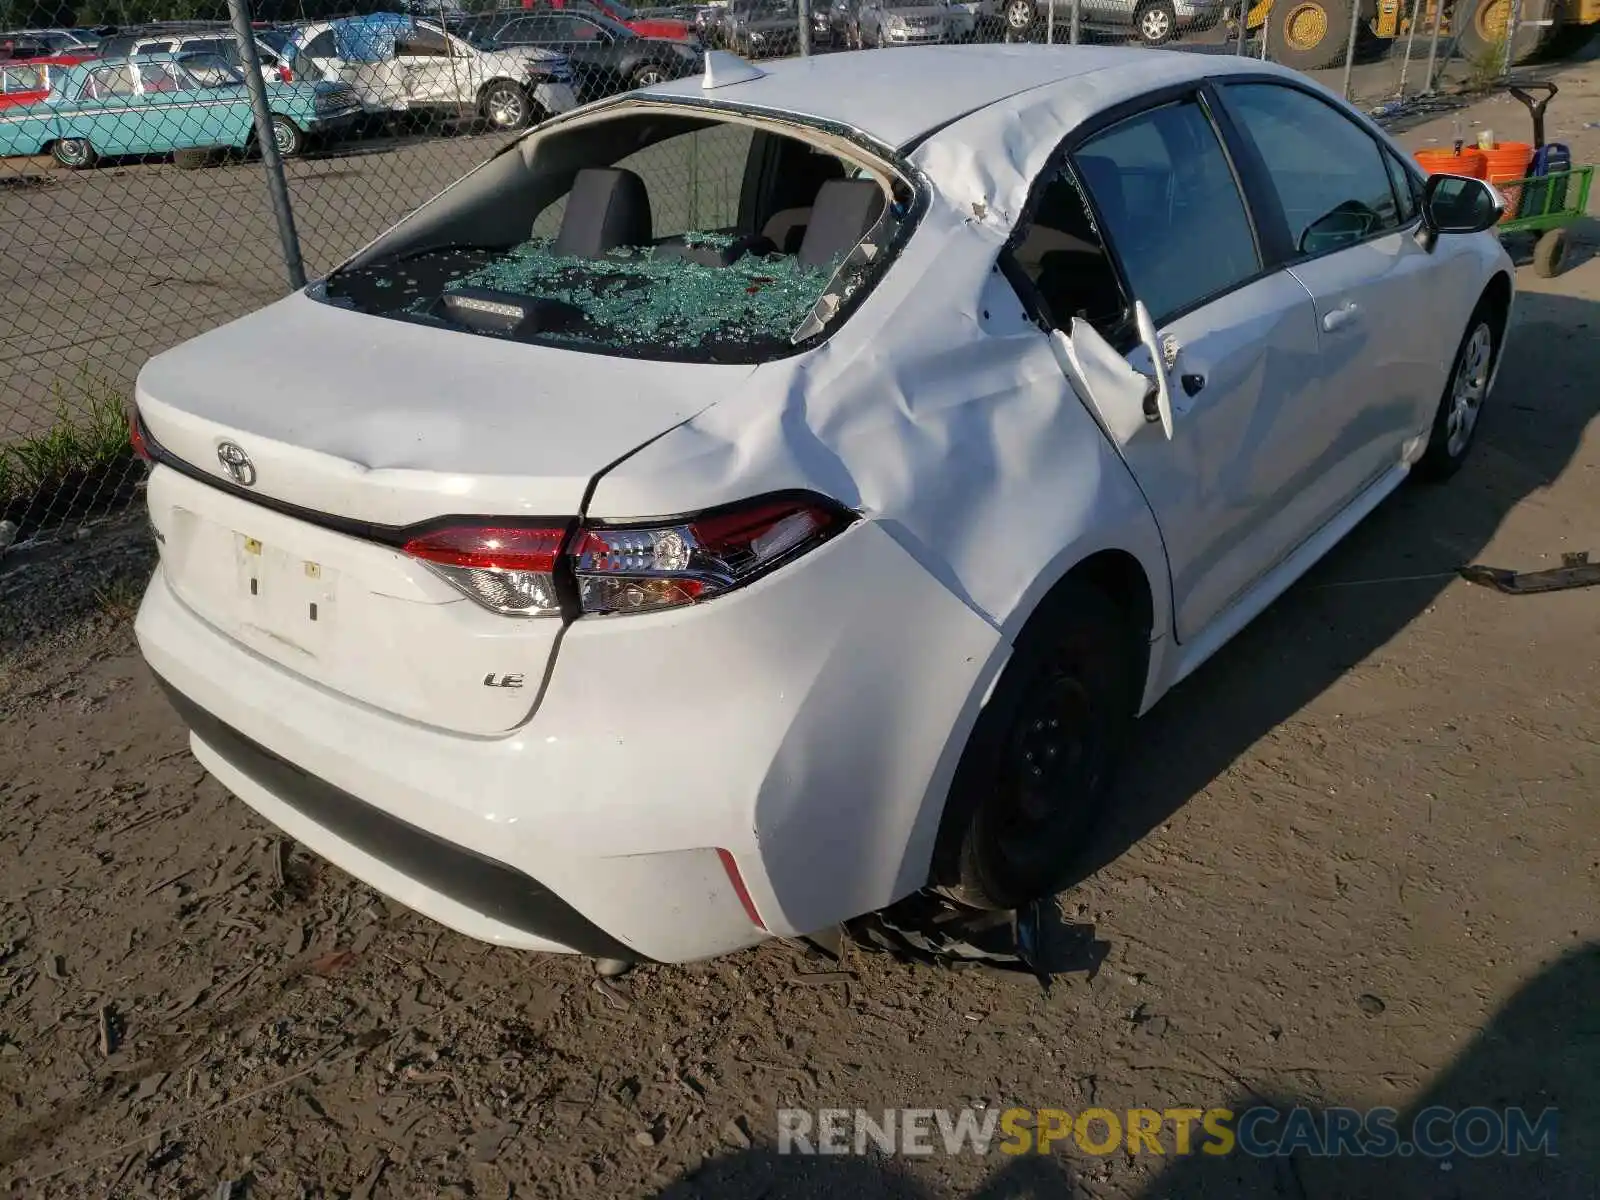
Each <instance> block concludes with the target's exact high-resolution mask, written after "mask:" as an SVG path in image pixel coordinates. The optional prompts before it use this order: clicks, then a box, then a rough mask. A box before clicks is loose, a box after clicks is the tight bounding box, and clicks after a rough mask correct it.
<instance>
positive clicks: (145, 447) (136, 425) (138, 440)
mask: <svg viewBox="0 0 1600 1200" xmlns="http://www.w3.org/2000/svg"><path fill="white" fill-rule="evenodd" d="M128 445H130V446H132V447H133V453H134V455H135V456H136V457H138V458H142V459H143V460H144V461H145V462H155V455H153V454H151V453H150V446H149V444H148V443H147V442H146V441H145V440H144V422H142V421H140V420H139V413H138V410H137V409H136V410H134V411H133V412H131V413H129V414H128Z"/></svg>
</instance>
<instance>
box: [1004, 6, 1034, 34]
mask: <svg viewBox="0 0 1600 1200" xmlns="http://www.w3.org/2000/svg"><path fill="white" fill-rule="evenodd" d="M1033 3H1034V0H1008V3H1007V4H1006V28H1007V29H1009V30H1011V32H1012V33H1017V34H1021V33H1027V32H1028V30H1030V29H1032V28H1033V23H1034V21H1035V19H1037V17H1038V13H1037V12H1036V11H1035V10H1034V7H1033Z"/></svg>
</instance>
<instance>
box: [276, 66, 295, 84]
mask: <svg viewBox="0 0 1600 1200" xmlns="http://www.w3.org/2000/svg"><path fill="white" fill-rule="evenodd" d="M278 82H279V83H293V82H294V72H293V71H291V70H290V69H289V68H288V67H279V68H278Z"/></svg>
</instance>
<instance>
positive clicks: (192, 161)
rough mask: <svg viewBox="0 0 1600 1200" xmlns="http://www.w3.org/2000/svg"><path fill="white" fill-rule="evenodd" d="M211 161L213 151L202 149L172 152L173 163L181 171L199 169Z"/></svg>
mask: <svg viewBox="0 0 1600 1200" xmlns="http://www.w3.org/2000/svg"><path fill="white" fill-rule="evenodd" d="M210 161H211V151H210V150H205V149H200V150H194V149H189V150H174V151H173V152H172V165H173V166H175V167H177V168H178V170H180V171H198V170H199V169H200V168H201V167H203V166H205V165H206V164H207V163H209V162H210Z"/></svg>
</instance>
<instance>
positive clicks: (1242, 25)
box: [1233, 0, 1271, 54]
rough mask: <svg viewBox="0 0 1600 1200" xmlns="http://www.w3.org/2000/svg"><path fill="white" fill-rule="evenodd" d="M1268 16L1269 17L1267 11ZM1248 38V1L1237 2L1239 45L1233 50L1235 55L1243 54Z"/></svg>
mask: <svg viewBox="0 0 1600 1200" xmlns="http://www.w3.org/2000/svg"><path fill="white" fill-rule="evenodd" d="M1267 15H1268V16H1271V12H1270V10H1269V12H1268V14H1267ZM1249 36H1250V0H1239V44H1238V45H1236V46H1235V47H1234V48H1233V52H1234V53H1235V54H1243V53H1244V44H1245V41H1246V40H1247V39H1248V38H1249Z"/></svg>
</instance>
